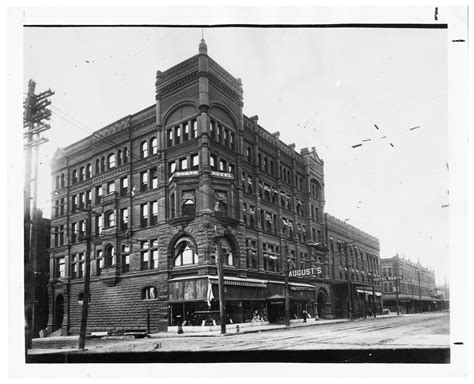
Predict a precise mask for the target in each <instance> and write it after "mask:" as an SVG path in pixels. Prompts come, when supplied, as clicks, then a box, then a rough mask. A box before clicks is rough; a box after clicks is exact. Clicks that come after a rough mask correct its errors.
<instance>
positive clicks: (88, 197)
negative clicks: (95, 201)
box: [86, 189, 92, 207]
mask: <svg viewBox="0 0 474 384" xmlns="http://www.w3.org/2000/svg"><path fill="white" fill-rule="evenodd" d="M91 204H92V190H90V189H89V190H88V191H86V207H90V205H91Z"/></svg>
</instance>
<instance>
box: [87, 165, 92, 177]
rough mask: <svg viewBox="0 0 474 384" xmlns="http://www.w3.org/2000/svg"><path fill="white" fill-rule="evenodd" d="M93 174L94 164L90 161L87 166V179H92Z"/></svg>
mask: <svg viewBox="0 0 474 384" xmlns="http://www.w3.org/2000/svg"><path fill="white" fill-rule="evenodd" d="M91 176H92V164H91V163H89V164H87V166H86V179H90V178H91Z"/></svg>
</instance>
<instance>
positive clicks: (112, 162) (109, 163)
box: [56, 137, 158, 189]
mask: <svg viewBox="0 0 474 384" xmlns="http://www.w3.org/2000/svg"><path fill="white" fill-rule="evenodd" d="M139 147H140V158H141V159H144V158H147V157H149V156H152V155H156V154H157V153H158V139H157V138H156V137H151V138H150V139H147V140H144V141H142V142H141V143H140V145H139ZM129 161H130V159H129V151H128V148H127V147H124V148H119V149H118V150H117V151H116V152H113V153H109V154H108V155H107V156H102V157H100V158H97V159H96V160H95V169H94V175H98V174H100V173H102V172H105V171H108V170H110V169H114V168H116V167H120V166H121V165H123V164H127V163H128V162H129ZM91 177H92V163H88V164H86V165H83V166H81V167H79V168H74V169H73V170H72V172H71V183H72V184H73V185H74V184H77V183H78V182H82V181H84V180H89V179H90V178H91ZM65 186H66V176H65V174H64V173H62V174H61V175H57V176H56V189H59V188H64V187H65Z"/></svg>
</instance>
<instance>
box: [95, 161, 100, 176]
mask: <svg viewBox="0 0 474 384" xmlns="http://www.w3.org/2000/svg"><path fill="white" fill-rule="evenodd" d="M98 173H100V160H99V159H97V160H96V161H95V174H96V175H97V174H98Z"/></svg>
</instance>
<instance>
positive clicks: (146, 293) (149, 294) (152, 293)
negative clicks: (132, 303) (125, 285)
mask: <svg viewBox="0 0 474 384" xmlns="http://www.w3.org/2000/svg"><path fill="white" fill-rule="evenodd" d="M156 298H158V290H157V289H156V287H153V286H150V287H145V288H143V289H142V300H152V299H156Z"/></svg>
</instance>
